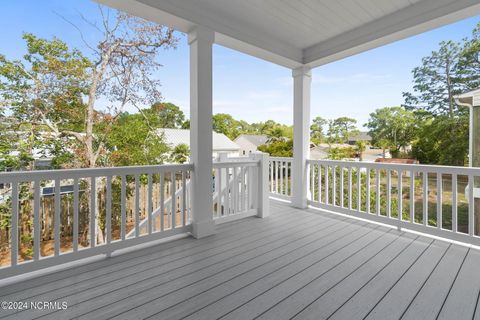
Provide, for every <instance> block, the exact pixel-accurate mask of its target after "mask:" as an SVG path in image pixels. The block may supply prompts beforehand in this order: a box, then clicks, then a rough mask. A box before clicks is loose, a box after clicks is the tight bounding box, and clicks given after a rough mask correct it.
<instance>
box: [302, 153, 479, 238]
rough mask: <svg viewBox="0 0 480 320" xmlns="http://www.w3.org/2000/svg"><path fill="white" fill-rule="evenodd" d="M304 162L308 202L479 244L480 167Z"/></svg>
mask: <svg viewBox="0 0 480 320" xmlns="http://www.w3.org/2000/svg"><path fill="white" fill-rule="evenodd" d="M307 162H308V166H309V188H310V192H309V199H308V200H309V201H308V202H309V204H310V205H312V206H316V207H319V208H323V209H328V210H332V211H336V212H341V213H345V214H350V215H354V216H357V217H360V218H365V219H369V220H374V221H377V222H382V223H385V224H389V225H394V226H398V227H401V228H405V229H410V230H415V231H418V232H423V233H429V234H432V235H435V236H440V237H444V238H448V239H451V240H457V241H462V242H466V243H471V244H475V245H480V237H479V234H480V219H479V217H480V202H479V200H480V199H479V198H477V197H475V195H476V194H477V193H478V189H477V188H475V187H474V186H476V187H478V186H479V181H480V168H467V167H448V166H429V165H410V164H408V165H406V164H383V163H366V162H348V161H330V160H308V161H307Z"/></svg>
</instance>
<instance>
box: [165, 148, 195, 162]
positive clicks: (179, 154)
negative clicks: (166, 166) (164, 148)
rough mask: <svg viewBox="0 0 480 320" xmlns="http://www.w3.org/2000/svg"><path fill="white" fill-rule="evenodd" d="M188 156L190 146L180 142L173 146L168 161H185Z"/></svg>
mask: <svg viewBox="0 0 480 320" xmlns="http://www.w3.org/2000/svg"><path fill="white" fill-rule="evenodd" d="M189 156H190V148H189V147H188V145H186V144H184V143H181V144H179V145H177V146H175V148H173V151H172V154H171V155H170V161H171V162H174V163H185V162H187V161H188V157H189Z"/></svg>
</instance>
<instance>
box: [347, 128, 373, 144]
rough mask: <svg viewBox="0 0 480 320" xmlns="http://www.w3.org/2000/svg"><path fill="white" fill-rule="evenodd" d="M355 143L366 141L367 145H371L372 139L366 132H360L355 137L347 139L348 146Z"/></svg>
mask: <svg viewBox="0 0 480 320" xmlns="http://www.w3.org/2000/svg"><path fill="white" fill-rule="evenodd" d="M357 141H366V142H367V144H371V142H372V137H371V136H370V135H369V134H368V132H366V131H360V132H359V133H358V134H357V135H354V136H352V137H350V138H348V144H349V145H354V144H355V143H357Z"/></svg>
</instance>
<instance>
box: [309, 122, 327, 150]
mask: <svg viewBox="0 0 480 320" xmlns="http://www.w3.org/2000/svg"><path fill="white" fill-rule="evenodd" d="M327 124H328V120H326V119H324V118H322V117H315V118H314V119H313V120H312V124H311V125H310V139H311V140H312V142H313V143H316V144H319V143H322V142H323V140H325V133H324V127H325V126H326V125H327Z"/></svg>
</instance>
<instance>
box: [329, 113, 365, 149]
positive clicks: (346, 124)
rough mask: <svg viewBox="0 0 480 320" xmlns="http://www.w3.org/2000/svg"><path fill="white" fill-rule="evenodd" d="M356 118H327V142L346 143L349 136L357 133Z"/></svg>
mask: <svg viewBox="0 0 480 320" xmlns="http://www.w3.org/2000/svg"><path fill="white" fill-rule="evenodd" d="M356 124H357V120H355V119H353V118H349V117H340V118H337V119H333V120H329V122H328V131H327V141H328V143H346V142H348V140H349V138H350V137H352V136H354V135H356V134H358V132H359V131H358V129H357V126H356Z"/></svg>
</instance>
